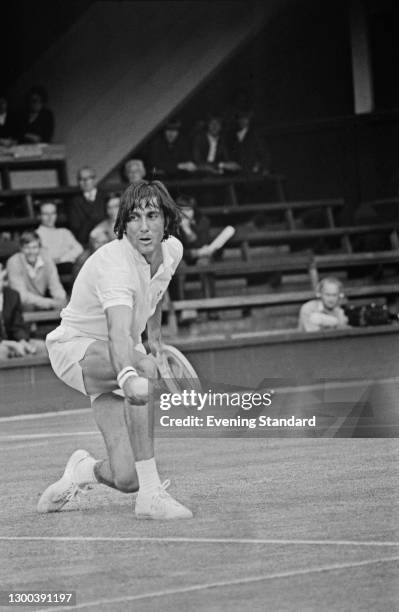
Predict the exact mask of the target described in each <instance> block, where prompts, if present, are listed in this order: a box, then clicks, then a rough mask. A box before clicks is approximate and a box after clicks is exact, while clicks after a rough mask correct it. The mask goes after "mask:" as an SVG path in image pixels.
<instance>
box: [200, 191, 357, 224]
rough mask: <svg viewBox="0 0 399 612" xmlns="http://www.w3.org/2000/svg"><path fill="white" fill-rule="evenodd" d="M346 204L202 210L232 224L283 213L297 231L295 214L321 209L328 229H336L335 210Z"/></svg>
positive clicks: (338, 201) (339, 201)
mask: <svg viewBox="0 0 399 612" xmlns="http://www.w3.org/2000/svg"><path fill="white" fill-rule="evenodd" d="M344 205H345V202H344V200H343V199H342V198H339V199H326V200H303V201H298V202H270V203H268V202H266V203H260V204H243V205H241V206H209V207H206V208H201V212H203V213H204V214H206V215H207V216H209V217H217V218H218V219H219V220H223V219H224V218H225V220H226V223H227V222H229V223H231V222H232V221H235V220H236V219H240V218H242V217H248V216H249V215H250V214H253V213H263V214H265V215H268V214H270V213H276V212H281V213H283V214H284V216H285V219H286V221H287V224H288V228H289V229H290V230H295V229H297V224H296V219H295V214H294V213H295V212H298V211H302V210H309V209H321V210H323V211H324V212H325V218H326V224H327V227H330V228H332V227H336V223H335V219H334V209H336V208H338V209H342V208H343V207H344Z"/></svg>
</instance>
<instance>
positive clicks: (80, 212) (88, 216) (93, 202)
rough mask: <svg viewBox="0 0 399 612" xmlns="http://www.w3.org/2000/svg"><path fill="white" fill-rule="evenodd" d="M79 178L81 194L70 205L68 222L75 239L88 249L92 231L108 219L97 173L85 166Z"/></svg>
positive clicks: (79, 173)
mask: <svg viewBox="0 0 399 612" xmlns="http://www.w3.org/2000/svg"><path fill="white" fill-rule="evenodd" d="M77 178H78V183H79V187H80V189H81V193H79V195H77V196H75V197H74V198H73V200H72V202H71V204H70V207H69V210H68V221H69V227H70V228H71V230H72V232H73V234H74V236H75V238H76V239H77V240H78V241H79V242H80V244H82V245H83V247H86V246H87V244H88V242H89V236H90V232H91V230H92V229H93V228H94V227H95V226H96V225H97V224H98V223H100V222H101V221H103V219H105V217H106V212H105V196H104V195H103V194H102V193H101V192H100V191H99V190H98V189H97V186H96V173H95V171H94V170H93V168H90V166H83V168H81V169H80V170H79V172H78V176H77Z"/></svg>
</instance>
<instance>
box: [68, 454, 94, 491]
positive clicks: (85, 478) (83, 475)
mask: <svg viewBox="0 0 399 612" xmlns="http://www.w3.org/2000/svg"><path fill="white" fill-rule="evenodd" d="M96 463H97V460H96V459H94V458H93V457H85V458H84V459H82V460H81V461H79V463H77V464H76V466H75V469H74V473H73V476H74V479H75V481H76V484H78V485H85V484H93V483H96V482H98V480H97V478H96V477H95V475H94V466H95V464H96Z"/></svg>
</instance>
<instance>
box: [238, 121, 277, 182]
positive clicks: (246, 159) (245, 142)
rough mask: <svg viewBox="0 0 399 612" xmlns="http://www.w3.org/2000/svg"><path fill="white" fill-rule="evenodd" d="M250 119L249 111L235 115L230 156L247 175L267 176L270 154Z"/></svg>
mask: <svg viewBox="0 0 399 612" xmlns="http://www.w3.org/2000/svg"><path fill="white" fill-rule="evenodd" d="M252 117H253V115H252V112H251V111H240V112H238V113H237V117H236V127H235V130H234V132H233V134H232V136H231V142H230V151H231V156H232V158H233V160H234V161H235V162H237V164H238V165H239V166H240V168H241V170H242V171H243V172H245V173H247V174H250V173H254V174H269V171H270V154H269V152H268V150H267V148H266V146H265V144H264V142H263V140H262V138H261V137H260V135H259V133H258V132H257V130H256V129H255V128H254V126H253V124H252Z"/></svg>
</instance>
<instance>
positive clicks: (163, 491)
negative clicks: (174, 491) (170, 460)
mask: <svg viewBox="0 0 399 612" xmlns="http://www.w3.org/2000/svg"><path fill="white" fill-rule="evenodd" d="M169 486H170V480H169V478H168V479H167V480H165V481H164V482H163V483H162V484H160V485H159V493H158V496H157V497H158V500H163V499H165V500H168V501H169V503H173V504H174V505H175V506H180V503H179V502H178V501H177V500H176V499H174V498H173V497H172V496H171V495H169V493H168V492H167V490H166V489H167V488H168V487H169Z"/></svg>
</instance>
